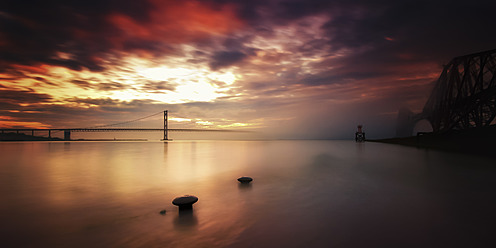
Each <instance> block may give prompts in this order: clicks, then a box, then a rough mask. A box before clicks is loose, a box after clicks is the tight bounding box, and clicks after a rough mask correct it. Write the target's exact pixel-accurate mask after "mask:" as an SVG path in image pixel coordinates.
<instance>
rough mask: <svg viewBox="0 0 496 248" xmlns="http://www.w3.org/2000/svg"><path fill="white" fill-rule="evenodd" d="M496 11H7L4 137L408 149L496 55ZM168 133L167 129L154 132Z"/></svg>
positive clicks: (392, 1) (259, 4)
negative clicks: (478, 66)
mask: <svg viewBox="0 0 496 248" xmlns="http://www.w3.org/2000/svg"><path fill="white" fill-rule="evenodd" d="M495 11H496V1H493V0H491V1H482V0H481V1H479V0H473V1H435V0H434V1H418V0H417V1H398V0H382V1H381V0H378V1H366V0H337V1H333V0H326V1H322V0H305V1H299V0H263V1H259V0H251V1H228V0H202V1H191V0H181V1H175V0H162V1H161V0H148V1H133V0H84V1H82V0H81V1H80V0H63V1H62V0H59V1H50V0H44V1H18V0H13V1H11V0H4V1H2V4H0V128H21V127H25V128H77V127H89V126H96V125H103V124H109V123H115V122H121V121H127V120H132V119H137V118H139V117H143V116H148V115H150V114H154V113H157V112H160V111H163V110H168V111H169V113H170V122H169V127H170V128H210V129H218V128H223V129H243V130H244V129H249V130H256V131H258V132H260V133H263V134H265V135H267V137H272V138H294V139H352V138H354V132H355V131H356V126H357V125H358V124H362V125H364V131H365V132H366V134H367V137H368V138H388V137H393V136H394V135H395V128H396V127H395V125H396V118H397V113H398V110H399V109H400V108H404V107H406V108H409V109H411V110H412V111H413V112H420V111H421V110H422V107H423V106H424V104H425V102H426V100H427V98H428V97H429V94H430V91H431V90H432V87H433V85H434V83H435V81H436V80H437V78H438V77H439V74H440V73H441V71H442V67H443V64H446V63H448V62H449V61H450V60H451V59H452V58H453V57H456V56H460V55H464V54H470V53H475V52H481V51H485V50H490V49H494V48H496V32H494V27H496V18H494V13H495ZM150 125H152V126H153V125H154V126H153V127H157V126H160V125H161V121H160V119H157V120H155V121H154V123H153V124H152V123H150Z"/></svg>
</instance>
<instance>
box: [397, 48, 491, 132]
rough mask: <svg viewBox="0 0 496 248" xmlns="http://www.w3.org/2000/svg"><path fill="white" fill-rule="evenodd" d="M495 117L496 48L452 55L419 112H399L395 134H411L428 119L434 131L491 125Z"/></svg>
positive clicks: (402, 110) (403, 110) (404, 110)
mask: <svg viewBox="0 0 496 248" xmlns="http://www.w3.org/2000/svg"><path fill="white" fill-rule="evenodd" d="M495 117H496V49H494V50H489V51H485V52H480V53H474V54H468V55H464V56H459V57H455V58H453V59H452V60H451V61H450V62H449V63H448V64H447V65H445V66H444V69H443V71H442V72H441V75H440V76H439V78H438V80H437V82H436V84H435V86H434V89H433V90H432V92H431V95H430V97H429V99H428V100H427V103H426V104H425V106H424V108H423V110H422V112H421V113H418V114H414V113H413V112H411V111H410V110H408V109H401V110H400V111H399V112H398V123H397V129H396V136H398V137H405V136H411V135H412V133H413V129H414V127H415V125H416V123H417V122H419V121H421V120H427V121H428V122H429V123H430V124H431V126H432V130H433V132H434V133H445V132H448V131H450V130H464V129H469V128H477V127H487V126H490V125H492V124H494V123H493V121H494V118H495Z"/></svg>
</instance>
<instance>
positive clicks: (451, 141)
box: [367, 125, 496, 157]
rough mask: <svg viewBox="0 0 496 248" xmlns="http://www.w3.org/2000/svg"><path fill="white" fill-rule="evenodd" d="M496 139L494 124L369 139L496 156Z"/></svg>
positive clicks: (495, 126)
mask: <svg viewBox="0 0 496 248" xmlns="http://www.w3.org/2000/svg"><path fill="white" fill-rule="evenodd" d="M495 139H496V125H492V126H489V127H482V128H473V129H468V130H453V131H450V132H446V133H442V134H433V133H425V134H422V135H419V136H412V137H405V138H392V139H380V140H367V141H370V142H382V143H390V144H398V145H405V146H415V147H418V148H424V149H436V150H443V151H449V152H456V153H469V154H476V155H483V156H490V157H496V150H495V148H496V143H495V142H496V140H495Z"/></svg>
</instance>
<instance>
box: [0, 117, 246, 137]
mask: <svg viewBox="0 0 496 248" xmlns="http://www.w3.org/2000/svg"><path fill="white" fill-rule="evenodd" d="M158 115H163V127H161V128H129V127H122V126H125V125H126V124H131V123H136V122H138V121H142V120H145V119H149V118H152V117H156V116H158ZM168 117H169V112H168V111H167V110H164V111H161V112H158V113H155V114H152V115H148V116H145V117H141V118H138V119H134V120H130V121H124V122H118V123H112V124H108V125H99V126H93V127H85V128H46V129H33V128H7V129H0V133H2V134H5V133H17V134H19V133H26V132H28V133H31V135H32V136H35V134H36V133H40V132H47V133H48V138H52V134H53V133H57V132H64V140H66V141H70V140H71V133H75V132H163V139H162V140H164V141H167V140H170V139H169V132H247V131H242V130H229V129H201V128H196V129H195V128H169V118H168Z"/></svg>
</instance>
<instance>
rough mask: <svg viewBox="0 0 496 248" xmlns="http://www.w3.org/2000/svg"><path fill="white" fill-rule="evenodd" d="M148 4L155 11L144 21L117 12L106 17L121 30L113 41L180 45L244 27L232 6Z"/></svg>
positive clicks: (173, 3)
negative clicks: (131, 40) (139, 40)
mask: <svg viewBox="0 0 496 248" xmlns="http://www.w3.org/2000/svg"><path fill="white" fill-rule="evenodd" d="M150 1H151V2H152V4H153V5H154V6H155V8H153V10H151V12H150V13H149V20H147V21H145V22H139V21H137V20H135V19H133V18H131V17H129V16H127V15H124V14H120V13H114V14H111V15H110V16H108V20H109V21H110V22H111V23H112V24H113V25H115V26H116V27H117V28H118V29H120V30H121V34H120V36H118V37H112V38H111V39H112V41H113V42H119V43H120V41H122V40H123V39H124V40H126V39H133V38H138V39H142V40H149V41H165V42H169V43H182V42H188V41H192V40H195V39H199V38H204V37H207V36H209V35H218V34H225V33H229V32H232V31H234V30H237V29H239V28H240V27H242V26H243V22H242V21H241V20H240V19H239V18H238V17H237V16H236V13H235V8H234V6H232V5H224V6H222V7H220V8H213V6H209V5H208V4H206V3H204V2H200V1H177V2H176V1H173V2H171V1H160V0H150Z"/></svg>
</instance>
